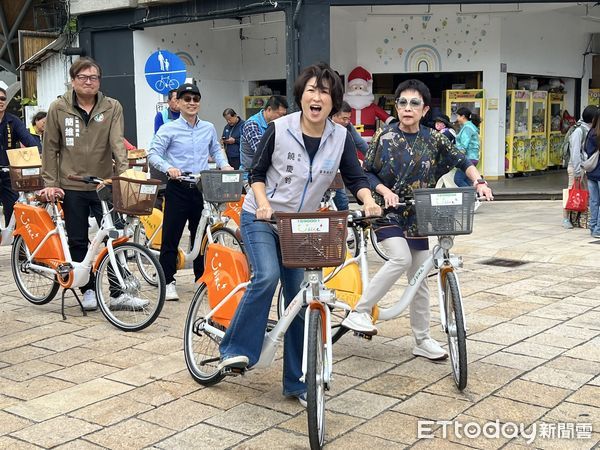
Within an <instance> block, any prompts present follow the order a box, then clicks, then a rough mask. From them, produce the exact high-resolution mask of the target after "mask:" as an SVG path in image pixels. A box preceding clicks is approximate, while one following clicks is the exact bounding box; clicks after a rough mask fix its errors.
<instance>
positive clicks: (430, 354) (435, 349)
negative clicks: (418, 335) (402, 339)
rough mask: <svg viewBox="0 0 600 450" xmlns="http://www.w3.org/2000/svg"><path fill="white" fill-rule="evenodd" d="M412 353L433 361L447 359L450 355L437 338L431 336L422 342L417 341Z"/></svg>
mask: <svg viewBox="0 0 600 450" xmlns="http://www.w3.org/2000/svg"><path fill="white" fill-rule="evenodd" d="M412 353H413V355H415V356H423V357H424V358H427V359H431V360H432V361H437V360H440V359H446V358H447V357H448V353H446V350H444V349H443V348H442V347H441V346H440V344H438V343H437V341H436V340H434V339H431V338H427V339H423V340H422V341H421V342H420V343H418V342H417V345H415V347H414V348H413V351H412Z"/></svg>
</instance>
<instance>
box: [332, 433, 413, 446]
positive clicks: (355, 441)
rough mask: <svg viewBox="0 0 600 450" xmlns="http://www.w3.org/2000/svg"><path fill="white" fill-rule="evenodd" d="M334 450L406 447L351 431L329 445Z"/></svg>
mask: <svg viewBox="0 0 600 450" xmlns="http://www.w3.org/2000/svg"><path fill="white" fill-rule="evenodd" d="M329 447H331V448H332V449H336V448H340V449H345V450H364V449H365V448H376V449H378V450H379V449H381V450H392V449H394V450H398V449H399V448H405V447H406V445H404V444H399V443H398V442H397V441H396V442H395V441H389V440H386V439H381V438H378V437H375V436H370V435H368V434H363V433H359V432H357V431H351V432H350V433H347V434H345V435H343V436H341V437H339V438H337V439H335V440H334V441H331V442H330V443H329Z"/></svg>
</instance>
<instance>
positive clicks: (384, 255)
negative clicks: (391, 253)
mask: <svg viewBox="0 0 600 450" xmlns="http://www.w3.org/2000/svg"><path fill="white" fill-rule="evenodd" d="M369 234H370V235H371V245H373V248H374V249H375V251H376V252H377V254H378V255H379V257H380V258H381V259H383V260H384V261H387V260H388V259H390V258H389V257H388V255H387V253H386V252H385V249H384V248H383V245H381V244H380V243H379V241H378V240H377V235H376V234H375V232H374V231H373V229H372V228H371V229H370V230H369Z"/></svg>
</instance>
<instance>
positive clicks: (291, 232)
mask: <svg viewBox="0 0 600 450" xmlns="http://www.w3.org/2000/svg"><path fill="white" fill-rule="evenodd" d="M275 218H276V220H277V228H278V230H279V245H280V247H281V257H282V259H283V265H284V266H285V267H290V268H311V269H317V268H320V267H335V266H339V265H340V264H342V263H343V262H344V260H345V259H346V222H347V221H348V212H346V211H322V212H310V213H282V212H277V213H275Z"/></svg>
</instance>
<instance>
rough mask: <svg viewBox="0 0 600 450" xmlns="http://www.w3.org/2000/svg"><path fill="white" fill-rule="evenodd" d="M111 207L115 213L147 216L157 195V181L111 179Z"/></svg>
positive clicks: (123, 178)
mask: <svg viewBox="0 0 600 450" xmlns="http://www.w3.org/2000/svg"><path fill="white" fill-rule="evenodd" d="M112 180H113V190H112V191H113V205H114V208H115V211H118V212H120V213H123V214H129V215H132V216H148V215H150V214H152V208H154V203H155V201H156V196H157V195H158V187H159V185H160V181H159V180H153V179H150V180H134V179H133V178H125V177H113V179H112Z"/></svg>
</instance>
